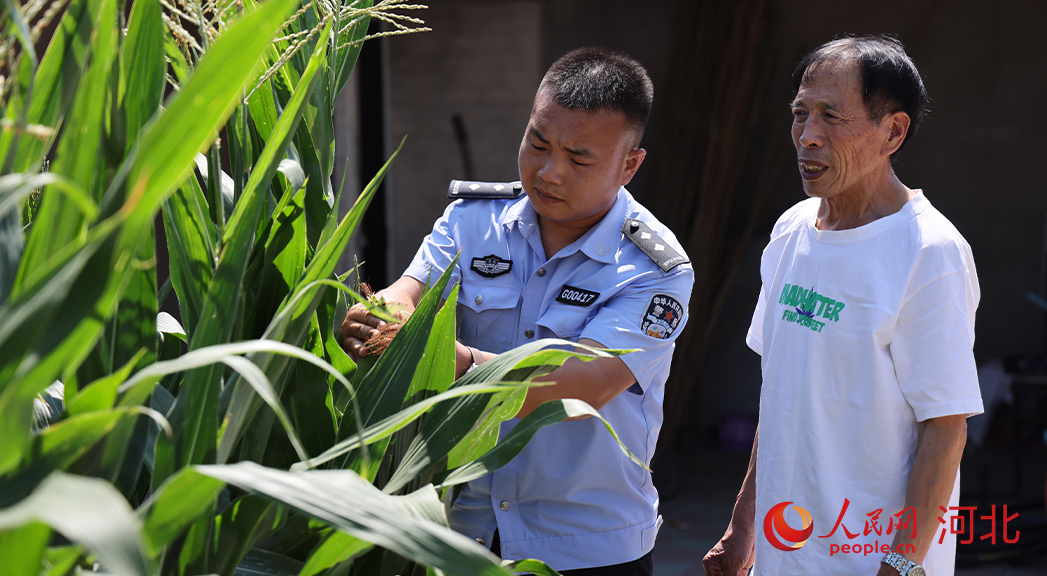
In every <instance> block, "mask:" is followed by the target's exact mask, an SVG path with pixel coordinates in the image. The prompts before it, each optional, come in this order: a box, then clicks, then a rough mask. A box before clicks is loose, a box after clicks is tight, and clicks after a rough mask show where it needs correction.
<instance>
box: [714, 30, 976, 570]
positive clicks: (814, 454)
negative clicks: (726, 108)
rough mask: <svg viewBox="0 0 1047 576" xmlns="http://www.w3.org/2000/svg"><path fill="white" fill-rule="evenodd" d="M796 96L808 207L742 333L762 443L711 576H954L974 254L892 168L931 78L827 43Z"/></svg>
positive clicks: (885, 47) (876, 47) (900, 53)
mask: <svg viewBox="0 0 1047 576" xmlns="http://www.w3.org/2000/svg"><path fill="white" fill-rule="evenodd" d="M793 84H794V88H795V90H796V96H795V98H794V99H793V102H792V113H793V125H792V138H793V144H794V145H795V147H796V154H797V165H798V168H799V172H800V177H801V178H802V181H803V189H804V191H805V192H806V193H807V195H808V196H810V198H809V199H807V200H804V201H803V202H800V203H799V204H797V205H795V206H794V207H793V208H791V209H789V210H788V211H787V212H786V213H785V214H783V215H782V217H781V218H780V219H779V220H778V222H777V224H775V226H774V229H773V231H772V232H771V240H770V243H769V244H768V245H767V248H766V249H765V250H764V253H763V258H762V261H761V265H760V273H761V277H762V279H763V289H762V290H761V292H760V297H759V302H758V304H757V307H756V312H755V314H754V316H753V321H752V325H751V327H750V329H749V334H748V336H747V343H748V344H749V346H750V347H751V348H752V349H753V350H755V351H756V352H757V353H758V354H760V355H761V357H762V366H763V388H762V391H761V397H760V423H759V431H758V433H757V439H756V442H755V443H754V445H753V454H752V459H751V461H750V465H749V471H748V473H747V474H746V477H745V480H744V482H743V484H742V489H741V492H740V493H739V495H738V499H737V501H736V504H735V508H734V514H733V517H732V519H731V523H730V525H729V526H728V528H727V531H726V533H725V534H724V536H723V538H722V539H721V540H720V541H719V542H718V543H717V544H716V546H715V547H714V548H713V549H712V550H711V551H709V553H708V554H707V555H706V557H705V559H704V562H703V563H704V566H705V571H706V573H707V574H717V575H718V574H728V575H730V576H735V575H737V574H745V573H746V572H747V571H748V568H749V566H752V565H753V563H754V561H755V567H754V573H755V574H760V575H765V574H781V575H793V574H848V575H856V574H868V575H870V576H871V575H873V574H879V575H880V576H894V575H897V574H902V575H916V576H920V575H922V574H924V573H926V574H930V575H932V576H942V575H949V574H952V573H953V564H954V557H955V536H954V535H952V534H945V535H944V537H945V539H944V540H942V539H941V532H942V530H941V524H940V523H939V522H938V520H937V518H938V517H939V516H943V514H942V511H941V509H940V508H939V507H940V506H944V507H948V506H950V505H956V504H957V497H958V491H959V478H958V468H959V464H960V456H961V454H962V452H963V447H964V442H965V440H966V424H965V418H966V417H967V416H969V415H972V414H976V413H979V412H981V410H982V403H981V398H980V395H979V391H978V382H977V377H976V371H975V363H974V357H973V353H972V346H973V343H974V312H975V308H976V307H977V304H978V299H979V289H978V279H977V276H976V273H975V269H974V261H973V259H972V257H971V250H970V247H969V246H968V244H967V242H966V241H964V239H963V237H962V236H960V233H959V232H957V231H956V228H954V227H953V226H952V224H951V223H949V221H948V220H946V218H945V217H944V216H942V214H941V213H939V212H938V211H937V210H936V209H935V208H934V207H933V206H931V203H930V201H929V200H928V199H927V197H926V196H925V195H924V194H923V192H922V191H921V190H914V189H910V188H908V187H907V186H905V185H904V184H903V183H902V182H901V181H900V180H899V179H898V177H897V176H896V175H895V173H894V170H893V169H892V162H893V161H894V159H895V158H897V156H898V153H899V151H900V150H901V149H902V147H903V146H904V145H905V144H906V143H907V141H908V139H909V138H910V137H911V136H912V134H913V133H915V131H916V127H917V126H918V125H919V122H920V118H921V116H922V115H923V110H924V105H925V102H926V100H927V96H926V92H925V90H924V87H923V81H922V80H921V78H920V74H919V72H918V71H917V70H916V67H915V65H914V64H913V62H912V60H910V59H909V57H908V56H907V55H906V53H905V51H904V49H903V47H902V45H901V43H899V42H898V41H897V40H894V39H892V38H888V37H882V36H879V37H865V38H843V39H840V40H835V41H832V42H829V43H827V44H825V45H823V46H821V47H820V48H818V49H816V50H814V51H813V52H811V53H810V54H808V55H807V56H805V57H804V58H803V60H801V62H800V64H799V66H798V67H797V68H796V71H795V73H794V76H793ZM946 532H948V530H946ZM855 550H857V551H858V553H855V552H854V551H855ZM885 552H886V553H885Z"/></svg>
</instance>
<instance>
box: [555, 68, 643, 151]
mask: <svg viewBox="0 0 1047 576" xmlns="http://www.w3.org/2000/svg"><path fill="white" fill-rule="evenodd" d="M538 89H539V90H543V89H548V90H552V93H553V101H554V102H556V103H557V104H559V105H560V106H563V107H564V108H567V109H569V110H574V109H578V108H580V109H582V110H585V111H586V112H598V111H601V110H609V111H612V112H619V113H621V114H622V115H624V116H625V119H626V120H627V121H628V122H629V124H631V125H633V126H634V127H636V128H637V129H638V130H639V132H640V134H643V131H644V129H645V128H646V127H647V119H648V117H650V115H651V104H652V103H653V102H654V85H653V84H651V78H650V77H649V76H648V75H647V70H645V69H644V67H643V65H642V64H640V63H639V62H637V61H636V60H635V59H634V58H632V57H630V56H627V55H625V54H622V53H620V52H613V51H611V50H607V49H605V48H578V49H576V50H572V51H570V52H568V53H567V54H564V55H563V56H561V57H560V58H559V59H558V60H557V61H556V62H553V65H552V66H550V67H549V71H548V72H546V73H545V77H544V78H542V84H541V86H539V88H538Z"/></svg>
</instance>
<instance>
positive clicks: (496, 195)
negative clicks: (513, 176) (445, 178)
mask: <svg viewBox="0 0 1047 576" xmlns="http://www.w3.org/2000/svg"><path fill="white" fill-rule="evenodd" d="M523 193H524V191H523V185H522V184H520V183H519V182H470V181H469V180H451V185H450V186H448V187H447V197H448V198H450V199H452V200H458V199H459V198H461V199H465V200H515V199H517V198H519V197H520V196H523Z"/></svg>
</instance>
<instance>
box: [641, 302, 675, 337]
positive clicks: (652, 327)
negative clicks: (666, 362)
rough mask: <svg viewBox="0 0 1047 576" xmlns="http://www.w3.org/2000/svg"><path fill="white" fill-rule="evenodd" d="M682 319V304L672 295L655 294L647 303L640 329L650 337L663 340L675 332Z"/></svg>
mask: <svg viewBox="0 0 1047 576" xmlns="http://www.w3.org/2000/svg"><path fill="white" fill-rule="evenodd" d="M682 321H683V304H680V301H679V300H677V299H676V298H673V297H672V296H669V295H666V294H655V295H654V296H652V297H651V301H650V303H648V304H647V312H646V313H644V315H643V319H642V320H640V329H641V330H643V332H644V334H647V335H648V336H650V337H652V338H660V339H662V340H665V339H666V338H669V337H670V336H672V335H673V332H676V328H677V327H678V326H679V325H680V322H682Z"/></svg>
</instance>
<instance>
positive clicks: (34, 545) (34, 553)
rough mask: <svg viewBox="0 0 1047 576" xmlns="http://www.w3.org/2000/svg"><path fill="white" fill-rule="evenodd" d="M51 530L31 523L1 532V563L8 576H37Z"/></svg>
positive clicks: (39, 524)
mask: <svg viewBox="0 0 1047 576" xmlns="http://www.w3.org/2000/svg"><path fill="white" fill-rule="evenodd" d="M50 538H51V529H50V528H49V527H48V526H47V525H46V524H42V523H40V522H30V523H27V524H25V525H23V526H19V527H17V528H14V529H12V530H8V531H3V530H0V562H3V566H4V574H5V575H6V576H37V575H38V574H40V561H41V559H42V558H43V556H44V549H45V548H46V547H47V543H48V540H50Z"/></svg>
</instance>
